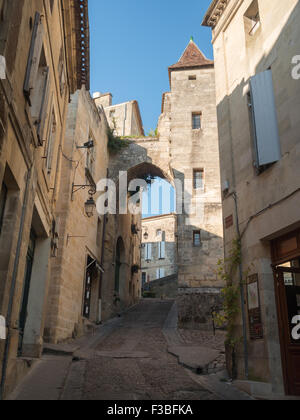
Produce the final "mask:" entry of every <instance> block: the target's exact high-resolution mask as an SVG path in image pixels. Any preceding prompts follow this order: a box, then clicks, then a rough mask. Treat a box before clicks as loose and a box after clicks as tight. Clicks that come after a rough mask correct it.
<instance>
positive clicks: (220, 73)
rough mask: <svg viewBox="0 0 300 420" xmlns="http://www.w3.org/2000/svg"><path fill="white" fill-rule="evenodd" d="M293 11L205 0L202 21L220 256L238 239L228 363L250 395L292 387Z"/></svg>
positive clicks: (296, 374)
mask: <svg viewBox="0 0 300 420" xmlns="http://www.w3.org/2000/svg"><path fill="white" fill-rule="evenodd" d="M299 19H300V4H299V1H297V0H286V1H284V2H280V1H271V0H258V1H257V0H254V1H253V0H243V1H234V0H229V1H223V0H222V1H221V0H214V1H213V2H212V4H211V6H210V8H209V10H208V12H207V14H206V16H205V19H204V23H203V24H204V25H207V26H210V27H212V30H213V46H214V52H215V70H216V94H217V112H218V123H219V138H220V157H221V178H222V190H223V211H224V225H225V230H224V231H225V254H226V256H228V255H229V253H230V250H231V248H232V242H233V240H234V239H236V238H238V239H239V241H240V243H241V256H242V257H241V258H242V263H241V267H240V270H239V272H238V274H237V278H236V279H235V280H236V282H237V284H239V283H240V282H241V280H242V282H243V283H246V285H245V286H244V287H242V288H241V293H242V295H243V299H242V304H241V316H240V319H239V320H238V322H237V324H236V338H239V337H242V336H243V338H244V340H243V343H241V344H240V345H238V347H237V354H236V359H237V367H236V369H237V374H238V378H239V379H242V380H244V379H248V380H249V381H248V382H246V383H244V382H241V384H242V385H243V386H245V387H246V389H247V390H249V391H251V392H253V393H254V394H259V395H266V394H267V395H270V394H275V395H280V394H281V395H282V394H284V393H285V394H288V395H300V340H299V338H300V337H299V334H298V332H299V313H300V307H299V305H300V302H299V295H300V289H299V286H300V283H299V273H300V270H299V267H300V264H299V261H300V239H299V238H300V236H299V226H300V217H299V202H300V191H299V176H300V168H299V159H300V143H299V122H300V83H299V65H298V66H297V63H299V51H300V43H299V39H300V27H299ZM244 272H247V275H245V274H244ZM297 331H298V332H297ZM257 381H259V382H257Z"/></svg>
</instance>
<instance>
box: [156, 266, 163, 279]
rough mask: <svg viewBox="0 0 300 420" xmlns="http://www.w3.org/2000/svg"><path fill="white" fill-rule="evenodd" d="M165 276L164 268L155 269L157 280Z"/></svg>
mask: <svg viewBox="0 0 300 420" xmlns="http://www.w3.org/2000/svg"><path fill="white" fill-rule="evenodd" d="M164 277H165V269H164V268H158V269H157V270H156V278H157V280H159V279H163V278H164Z"/></svg>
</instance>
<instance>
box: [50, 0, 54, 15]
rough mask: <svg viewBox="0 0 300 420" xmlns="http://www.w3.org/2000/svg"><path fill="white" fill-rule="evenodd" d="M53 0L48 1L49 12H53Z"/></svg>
mask: <svg viewBox="0 0 300 420" xmlns="http://www.w3.org/2000/svg"><path fill="white" fill-rule="evenodd" d="M53 6H54V0H50V10H51V13H52V12H53Z"/></svg>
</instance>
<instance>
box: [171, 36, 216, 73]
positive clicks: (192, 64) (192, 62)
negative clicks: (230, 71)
mask: <svg viewBox="0 0 300 420" xmlns="http://www.w3.org/2000/svg"><path fill="white" fill-rule="evenodd" d="M213 66H214V62H213V61H212V60H208V59H207V58H206V57H205V55H204V54H203V53H202V51H201V50H200V49H199V48H198V46H197V45H196V44H195V42H194V40H193V38H191V40H190V42H189V44H188V46H187V47H186V49H185V51H184V53H183V54H182V56H181V57H180V60H179V61H178V63H176V64H173V65H172V66H170V67H169V75H170V80H171V72H172V71H173V70H184V69H189V68H191V69H193V68H194V69H195V68H200V67H213Z"/></svg>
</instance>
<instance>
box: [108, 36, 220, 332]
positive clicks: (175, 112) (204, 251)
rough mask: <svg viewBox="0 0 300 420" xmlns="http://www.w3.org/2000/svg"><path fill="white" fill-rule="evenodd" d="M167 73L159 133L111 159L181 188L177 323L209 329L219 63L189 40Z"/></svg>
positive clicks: (215, 292)
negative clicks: (216, 63) (166, 91)
mask: <svg viewBox="0 0 300 420" xmlns="http://www.w3.org/2000/svg"><path fill="white" fill-rule="evenodd" d="M169 75H170V85H171V91H170V92H168V93H165V94H164V95H163V100H162V114H161V116H160V119H159V122H158V136H157V138H142V137H141V138H136V139H131V141H130V144H129V146H128V147H127V148H124V149H123V150H122V151H121V152H120V153H118V154H116V155H115V156H114V157H113V158H112V159H111V161H110V174H111V176H112V177H113V178H115V177H117V176H118V174H119V171H127V172H128V179H132V178H139V177H145V176H146V175H148V174H151V175H152V176H156V177H160V178H164V179H166V180H167V181H169V182H170V183H171V184H173V186H175V187H177V200H178V201H177V229H178V238H177V240H178V256H177V262H178V281H179V296H178V304H179V324H180V326H184V327H187V328H211V325H210V323H211V308H212V306H215V305H219V304H220V303H221V295H220V292H221V289H222V287H223V286H224V283H223V281H222V280H221V279H220V278H219V277H218V275H217V263H218V260H219V259H220V258H222V257H223V223H222V204H221V188H220V168H219V146H218V128H217V115H216V98H215V74H214V63H213V62H212V61H210V60H207V59H206V58H205V57H204V55H203V54H202V52H201V51H200V50H199V48H198V47H197V46H196V44H195V43H194V42H193V41H192V40H191V41H190V43H189V44H188V47H187V48H186V50H185V52H184V54H183V55H182V57H181V59H180V61H179V62H178V63H177V64H175V65H174V66H171V67H170V69H169ZM183 201H185V204H186V205H185V207H184V209H183V206H182V202H183ZM193 206H194V208H197V211H196V210H193Z"/></svg>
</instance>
